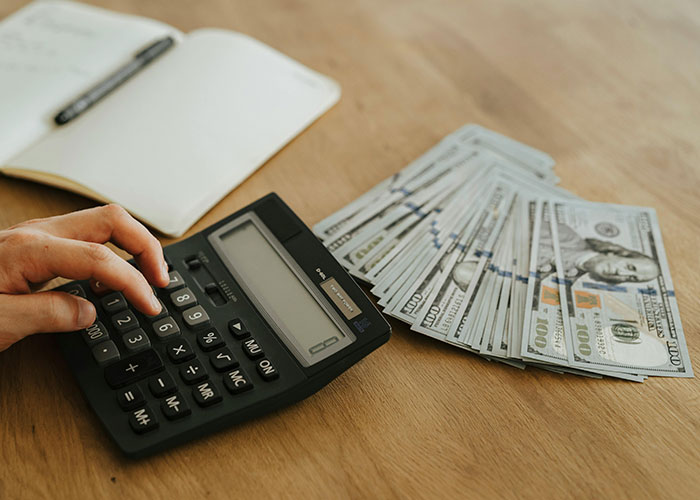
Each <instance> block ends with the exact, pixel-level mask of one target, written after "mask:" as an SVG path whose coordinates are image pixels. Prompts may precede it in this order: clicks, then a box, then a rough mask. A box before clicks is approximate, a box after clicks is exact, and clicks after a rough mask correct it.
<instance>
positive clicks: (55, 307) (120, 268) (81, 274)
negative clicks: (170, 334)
mask: <svg viewBox="0 0 700 500" xmlns="http://www.w3.org/2000/svg"><path fill="white" fill-rule="evenodd" d="M107 241H111V242H112V243H114V244H115V245H117V246H118V247H120V248H122V249H124V250H126V251H127V252H129V253H130V254H132V255H133V256H134V257H135V259H136V262H137V263H138V266H139V268H140V269H141V272H142V273H143V274H141V272H139V271H138V270H137V269H135V268H134V267H133V266H131V265H130V264H129V263H128V262H126V261H125V260H124V259H122V258H121V257H119V256H118V255H117V254H115V253H114V252H113V251H111V250H110V249H109V248H108V247H106V246H104V245H103V243H105V242H107ZM57 276H60V277H63V278H69V279H80V280H84V279H91V280H93V282H95V281H98V282H99V283H100V284H101V285H102V286H104V287H105V288H108V289H111V290H116V291H120V292H122V293H124V296H125V297H126V299H127V300H128V301H129V302H131V303H132V304H133V305H134V307H136V308H137V309H139V310H140V311H142V312H143V313H145V314H149V315H154V314H157V313H158V312H160V309H161V306H160V303H159V302H158V300H157V299H156V297H155V296H154V295H153V290H152V289H151V286H150V284H152V285H154V286H156V287H164V286H166V285H167V284H168V268H167V265H166V263H165V260H164V258H163V249H162V247H161V246H160V243H159V242H158V240H157V239H156V238H155V237H154V236H153V235H152V234H151V233H149V232H148V230H147V229H146V228H145V227H144V226H142V225H141V224H140V223H139V222H137V221H136V220H135V219H134V218H133V217H131V216H130V215H129V214H128V213H127V212H126V210H124V209H123V208H122V207H120V206H118V205H107V206H103V207H98V208H92V209H88V210H83V211H80V212H75V213H71V214H67V215H62V216H58V217H50V218H47V219H37V220H31V221H28V222H23V223H22V224H18V225H16V226H13V227H11V228H9V229H5V230H3V231H0V351H2V350H5V349H7V348H8V347H9V346H11V345H12V344H14V343H15V342H17V341H18V340H21V339H22V338H24V337H26V336H27V335H31V334H33V333H39V332H70V331H75V330H80V329H82V328H86V327H88V326H90V325H91V324H92V323H93V322H94V321H95V317H96V311H95V307H94V306H93V305H92V304H91V303H90V302H88V301H87V300H85V299H82V298H80V297H76V296H74V295H70V294H68V293H63V292H50V291H47V292H39V293H32V288H34V287H36V285H38V284H40V283H44V282H46V281H49V280H51V279H53V278H55V277H57ZM149 283H150V284H149Z"/></svg>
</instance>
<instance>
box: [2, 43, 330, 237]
mask: <svg viewBox="0 0 700 500" xmlns="http://www.w3.org/2000/svg"><path fill="white" fill-rule="evenodd" d="M339 95H340V90H339V87H338V85H337V84H336V83H335V82H334V81H333V80H330V79H328V78H326V77H324V76H322V75H320V74H318V73H315V72H313V71H311V70H309V69H308V68H306V67H304V66H302V65H301V64H299V63H297V62H295V61H293V60H292V59H290V58H288V57H287V56H284V55H283V54H281V53H279V52H277V51H275V50H273V49H271V48H270V47H267V46H266V45H264V44H262V43H260V42H257V41H256V40H254V39H252V38H249V37H247V36H245V35H241V34H236V33H231V32H227V31H220V30H213V29H205V30H198V31H195V32H192V33H191V34H190V35H188V36H186V37H185V39H184V41H183V42H182V44H180V45H179V46H177V47H176V48H175V49H173V50H170V51H169V52H167V53H166V54H165V55H164V56H162V57H161V58H159V59H158V60H156V61H155V62H154V63H152V65H151V66H150V67H148V68H147V69H145V70H144V71H142V72H141V73H139V74H138V75H137V76H136V77H134V78H133V79H131V80H130V81H128V82H127V83H126V84H124V85H123V86H122V87H120V88H119V89H118V90H117V91H115V92H114V93H113V94H112V95H110V96H108V97H107V98H106V99H105V100H104V101H102V102H100V103H98V104H96V105H95V106H94V107H93V108H92V109H91V110H89V111H87V112H86V113H85V115H84V116H80V117H79V118H77V119H76V120H74V121H73V122H71V123H69V124H68V125H66V126H63V127H59V128H58V129H56V130H55V131H54V132H53V133H51V134H49V135H47V136H46V137H45V138H43V139H42V140H41V141H39V142H38V143H36V144H35V145H33V146H32V147H30V148H29V149H28V150H26V151H25V152H23V153H22V154H20V155H19V156H17V157H16V158H14V159H12V160H11V161H10V166H11V167H16V168H19V169H25V170H37V171H42V172H46V173H49V174H54V175H61V176H64V177H67V178H68V179H70V180H72V181H74V182H76V183H78V184H82V185H83V186H85V187H87V188H89V189H90V190H92V191H94V192H95V195H96V196H95V197H97V198H98V199H102V200H110V201H115V202H117V203H120V204H122V205H123V206H124V207H125V208H127V209H128V210H130V211H131V212H132V213H133V214H134V215H135V216H136V217H138V218H140V219H141V220H143V221H145V222H147V223H149V224H150V225H152V226H154V227H156V228H157V229H160V230H161V231H162V232H164V233H166V234H170V235H175V236H177V235H181V234H182V233H183V232H184V231H185V230H187V229H188V228H189V227H190V226H191V225H192V224H194V223H195V222H196V221H197V220H198V219H199V218H200V217H201V216H202V215H203V214H204V213H205V212H206V211H207V210H209V209H210V208H211V207H212V206H213V205H214V204H216V203H217V202H218V201H219V200H220V199H221V198H222V197H223V196H224V195H225V194H226V193H228V192H229V191H230V190H231V189H233V188H234V187H235V186H237V185H238V184H240V183H241V182H242V181H243V180H244V179H245V178H246V177H248V176H249V175H250V174H251V173H252V172H253V171H254V170H255V169H257V168H258V167H259V166H260V165H261V164H262V163H264V162H265V161H266V160H267V159H268V158H269V157H270V156H272V155H273V154H274V153H275V152H276V151H277V150H279V149H280V148H281V147H282V146H284V145H285V144H286V143H287V142H288V141H290V140H291V139H292V138H293V137H294V136H296V135H297V134H298V133H299V132H300V131H301V130H303V129H304V128H306V127H307V126H308V125H309V124H310V123H311V122H312V121H313V120H315V119H316V118H317V117H318V116H319V115H320V114H322V113H323V112H324V111H325V110H327V109H328V108H329V107H330V106H332V105H333V104H334V103H335V102H336V101H337V99H338V97H339ZM12 174H13V175H18V174H17V172H12Z"/></svg>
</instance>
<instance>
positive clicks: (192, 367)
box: [180, 359, 209, 385]
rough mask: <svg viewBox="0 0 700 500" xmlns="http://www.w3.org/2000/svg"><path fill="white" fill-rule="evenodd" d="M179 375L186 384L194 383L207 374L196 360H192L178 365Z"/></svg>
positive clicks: (203, 378)
mask: <svg viewBox="0 0 700 500" xmlns="http://www.w3.org/2000/svg"><path fill="white" fill-rule="evenodd" d="M180 377H182V380H184V381H185V383H186V384H190V385H191V384H196V383H197V382H201V381H203V380H206V379H207V377H209V375H208V374H207V371H206V370H205V369H204V367H203V366H202V363H200V362H199V361H198V360H196V359H195V360H192V361H190V362H188V363H185V364H184V365H182V366H181V367H180Z"/></svg>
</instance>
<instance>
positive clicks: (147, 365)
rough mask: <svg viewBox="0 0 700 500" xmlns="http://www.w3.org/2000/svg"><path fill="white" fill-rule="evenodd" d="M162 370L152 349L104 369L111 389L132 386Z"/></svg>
mask: <svg viewBox="0 0 700 500" xmlns="http://www.w3.org/2000/svg"><path fill="white" fill-rule="evenodd" d="M162 369H163V362H162V361H161V359H160V356H158V353H156V351H154V350H153V349H149V350H147V351H143V352H140V353H138V354H134V355H133V356H129V357H128V358H125V359H122V360H121V361H117V362H116V363H114V364H111V365H109V366H108V367H107V368H105V370H104V373H105V379H106V380H107V383H108V384H109V386H110V387H111V388H113V389H118V388H119V387H124V386H125V385H129V384H133V383H134V382H137V381H139V380H141V379H142V378H145V377H148V376H149V375H154V374H156V373H158V372H159V371H161V370H162Z"/></svg>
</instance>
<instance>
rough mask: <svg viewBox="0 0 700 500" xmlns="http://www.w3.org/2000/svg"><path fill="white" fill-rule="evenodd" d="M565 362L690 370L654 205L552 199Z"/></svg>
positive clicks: (615, 368)
mask: <svg viewBox="0 0 700 500" xmlns="http://www.w3.org/2000/svg"><path fill="white" fill-rule="evenodd" d="M551 210H552V217H553V220H554V222H555V224H552V233H553V234H552V235H553V241H554V254H555V260H556V267H557V278H558V282H559V292H560V296H561V299H562V300H561V306H562V314H563V320H564V321H563V322H564V330H565V333H566V335H565V341H566V343H567V345H566V351H567V355H568V361H569V365H570V366H573V367H579V368H583V369H586V370H591V371H597V370H605V371H611V372H627V373H635V374H640V375H660V376H672V377H692V376H693V370H692V368H691V365H690V357H689V356H688V349H687V346H686V343H685V336H684V334H683V328H682V326H681V320H680V314H679V311H678V304H677V302H676V297H675V290H674V288H673V283H672V281H671V274H670V271H669V268H668V262H667V260H666V252H665V251H664V246H663V242H662V241H661V233H660V230H659V224H658V221H657V219H656V213H655V212H654V210H653V209H652V208H641V207H629V206H621V205H609V204H602V203H586V202H571V201H552V202H551Z"/></svg>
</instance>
